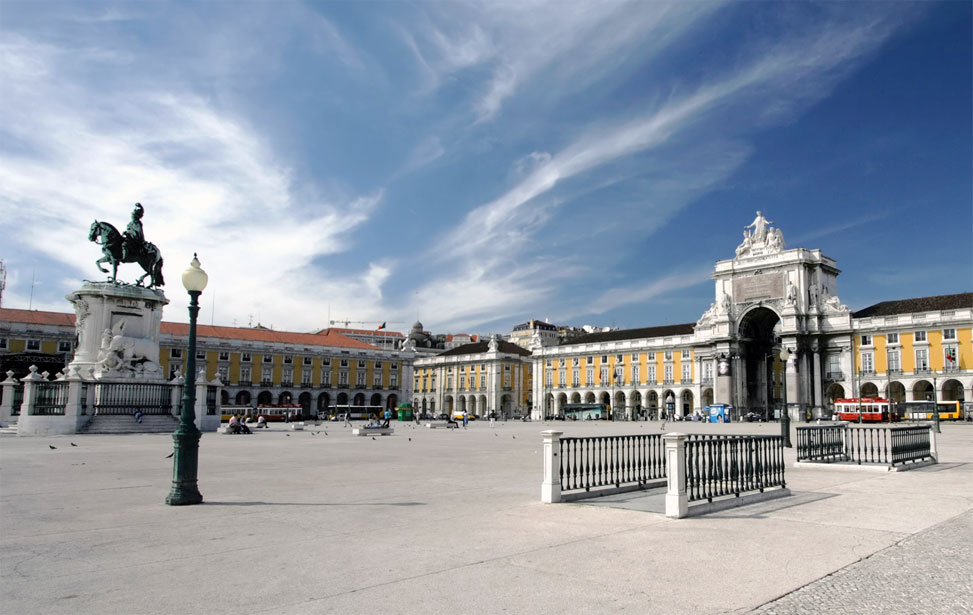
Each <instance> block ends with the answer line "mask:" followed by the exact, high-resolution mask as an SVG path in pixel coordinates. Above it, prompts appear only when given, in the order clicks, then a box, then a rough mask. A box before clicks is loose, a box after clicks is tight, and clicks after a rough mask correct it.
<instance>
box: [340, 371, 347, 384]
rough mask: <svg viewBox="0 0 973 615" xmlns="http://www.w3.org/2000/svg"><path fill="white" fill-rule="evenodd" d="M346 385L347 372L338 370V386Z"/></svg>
mask: <svg viewBox="0 0 973 615" xmlns="http://www.w3.org/2000/svg"><path fill="white" fill-rule="evenodd" d="M347 385H348V372H346V371H341V372H338V386H347Z"/></svg>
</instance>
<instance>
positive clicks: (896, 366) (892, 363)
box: [889, 350, 902, 372]
mask: <svg viewBox="0 0 973 615" xmlns="http://www.w3.org/2000/svg"><path fill="white" fill-rule="evenodd" d="M901 369H902V363H901V362H900V360H899V351H898V350H892V351H890V352H889V371H890V372H897V371H900V370H901Z"/></svg>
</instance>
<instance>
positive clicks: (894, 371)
mask: <svg viewBox="0 0 973 615" xmlns="http://www.w3.org/2000/svg"><path fill="white" fill-rule="evenodd" d="M888 375H889V376H901V375H902V370H901V369H890V370H888Z"/></svg>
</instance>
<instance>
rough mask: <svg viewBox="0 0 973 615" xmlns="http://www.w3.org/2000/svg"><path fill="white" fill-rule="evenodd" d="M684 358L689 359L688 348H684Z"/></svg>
mask: <svg viewBox="0 0 973 615" xmlns="http://www.w3.org/2000/svg"><path fill="white" fill-rule="evenodd" d="M682 358H683V359H688V358H689V351H688V350H683V351H682Z"/></svg>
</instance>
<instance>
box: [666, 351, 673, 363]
mask: <svg viewBox="0 0 973 615" xmlns="http://www.w3.org/2000/svg"><path fill="white" fill-rule="evenodd" d="M665 357H666V361H672V351H671V350H667V351H666V354H665Z"/></svg>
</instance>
